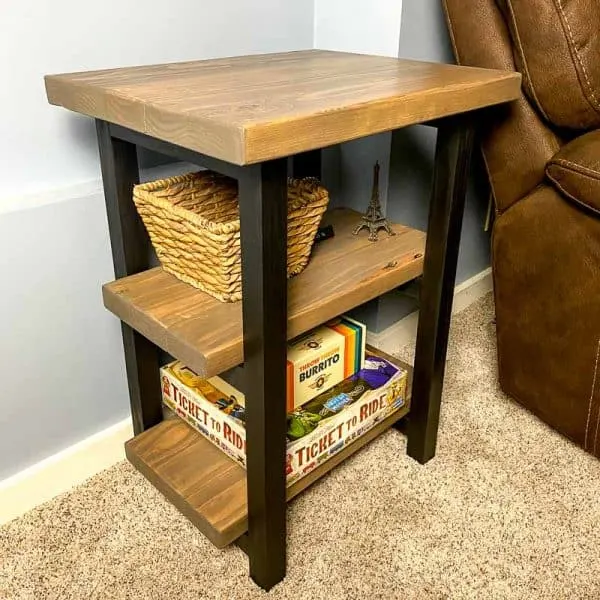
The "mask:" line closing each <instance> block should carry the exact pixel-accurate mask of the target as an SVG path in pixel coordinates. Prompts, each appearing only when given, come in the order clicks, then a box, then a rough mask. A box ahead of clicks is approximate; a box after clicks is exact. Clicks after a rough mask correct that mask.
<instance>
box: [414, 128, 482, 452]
mask: <svg viewBox="0 0 600 600" xmlns="http://www.w3.org/2000/svg"><path fill="white" fill-rule="evenodd" d="M467 118H468V117H467ZM467 118H463V117H450V118H448V119H445V120H444V121H441V122H439V124H438V139H437V146H436V152H435V172H434V179H433V192H432V196H431V205H430V208H429V225H428V229H427V243H426V248H425V264H424V272H423V281H422V285H421V301H420V312H419V325H418V330H417V345H416V349H415V365H414V374H413V386H412V400H411V409H410V414H409V419H408V446H407V452H408V455H409V456H411V457H412V458H414V459H415V460H417V461H419V462H420V463H425V462H427V461H428V460H430V459H431V458H433V456H434V455H435V447H436V442H437V431H438V423H439V417H440V403H441V397H442V386H443V382H444V368H445V364H446V349H447V345H448V330H449V328H450V317H451V313H452V300H453V297H454V283H455V278H456V264H457V261H458V249H459V243H460V233H461V227H462V219H463V212H464V206H465V197H466V192H467V177H468V173H469V165H470V157H471V147H472V142H473V128H472V126H471V125H470V123H469V122H468V121H467V120H466V119H467Z"/></svg>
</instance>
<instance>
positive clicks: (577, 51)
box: [556, 0, 600, 112]
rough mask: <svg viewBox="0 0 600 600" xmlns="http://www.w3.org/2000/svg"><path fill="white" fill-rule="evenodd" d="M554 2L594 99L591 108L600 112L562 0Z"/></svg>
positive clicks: (599, 106)
mask: <svg viewBox="0 0 600 600" xmlns="http://www.w3.org/2000/svg"><path fill="white" fill-rule="evenodd" d="M556 4H557V5H558V9H559V10H560V13H561V14H562V17H563V21H564V23H565V25H566V26H567V37H568V38H569V41H570V42H571V44H570V45H571V47H572V48H573V52H574V53H575V57H576V58H577V62H578V63H579V66H580V67H581V70H582V72H583V76H584V77H585V82H586V83H587V86H588V92H589V94H590V96H591V98H592V100H593V101H594V104H596V105H597V106H594V105H592V108H593V109H594V110H595V111H596V112H600V105H599V103H598V100H597V98H596V94H595V93H594V88H593V86H592V83H591V81H590V78H589V76H588V72H587V69H586V68H585V65H584V64H583V60H582V59H581V55H580V54H579V50H578V49H577V44H576V43H575V36H574V35H573V30H572V29H571V25H570V24H569V21H568V19H567V15H566V13H565V10H564V8H563V5H562V0H556ZM585 96H586V98H587V94H585ZM587 100H588V102H589V98H587ZM590 104H592V103H591V102H590Z"/></svg>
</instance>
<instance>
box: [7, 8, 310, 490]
mask: <svg viewBox="0 0 600 600" xmlns="http://www.w3.org/2000/svg"><path fill="white" fill-rule="evenodd" d="M5 3H6V0H5ZM8 4H9V7H4V10H2V11H1V12H2V18H1V19H0V72H2V84H0V114H2V115H3V117H2V119H1V120H0V143H1V146H0V182H1V183H2V185H1V186H0V273H1V284H0V286H1V290H2V293H0V381H1V382H2V392H1V393H0V480H1V479H3V478H4V477H7V476H9V475H10V474H12V473H15V472H17V471H19V470H21V469H23V468H24V467H26V466H28V465H29V464H31V463H34V462H36V461H38V460H41V459H42V458H44V457H46V456H48V455H51V454H53V453H55V452H57V451H59V450H61V449H63V448H65V447H67V446H69V445H71V444H73V443H74V442H76V441H78V440H80V439H82V438H85V437H86V436H88V435H90V434H92V433H94V432H96V431H98V430H100V429H102V428H104V427H107V426H108V425H110V424H113V423H115V422H117V421H119V420H121V419H123V418H125V417H126V416H127V414H128V400H127V388H126V383H125V376H124V366H123V357H122V346H121V341H120V328H119V324H118V322H117V320H116V319H115V318H114V317H112V316H111V315H110V314H109V313H108V312H107V311H105V310H104V309H103V307H102V300H101V291H100V285H101V284H102V283H104V282H106V281H109V280H111V279H112V278H113V274H112V264H111V258H110V248H109V243H108V232H107V226H106V218H105V214H104V202H103V197H102V194H101V193H100V192H99V190H100V187H99V182H98V179H99V174H100V170H99V163H98V156H97V149H96V142H95V138H94V127H93V123H92V121H91V120H90V119H87V118H84V117H78V116H76V115H74V114H72V113H69V112H68V111H66V110H63V109H60V108H57V107H52V106H50V105H48V104H47V101H46V97H45V92H44V83H43V75H44V74H47V73H56V72H67V71H77V70H86V69H97V68H108V67H114V66H125V65H135V64H148V63H155V62H170V61H178V60H191V59H202V58H211V57H217V56H231V55H236V54H247V53H257V52H274V51H284V50H296V49H302V48H310V47H312V45H313V5H312V2H280V1H279V0H257V1H256V2H247V1H246V0H220V1H219V2H198V1H197V0H170V1H169V2H139V1H133V0H102V2H91V3H85V4H82V3H81V2H76V1H75V0H59V1H58V2H49V1H45V0H37V1H32V0H30V1H26V0H25V1H23V2H16V0H13V1H12V2H11V1H9V2H8Z"/></svg>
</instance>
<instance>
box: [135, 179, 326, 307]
mask: <svg viewBox="0 0 600 600" xmlns="http://www.w3.org/2000/svg"><path fill="white" fill-rule="evenodd" d="M133 199H134V202H135V205H136V207H137V210H138V212H139V214H140V217H141V218H142V221H143V222H144V225H145V226H146V229H147V230H148V234H149V236H150V240H151V242H152V245H153V246H154V249H155V250H156V254H157V256H158V259H159V260H160V262H161V264H162V266H163V268H164V270H165V271H167V272H169V273H171V274H173V275H175V277H177V278H179V279H181V280H182V281H185V282H186V283H189V284H191V285H193V286H194V287H196V288H199V289H201V290H203V291H204V292H206V293H207V294H210V295H211V296H214V297H215V298H217V299H218V300H220V301H222V302H236V301H237V300H240V299H241V298H242V268H241V251H240V219H239V209H238V189H237V182H236V181H235V179H231V178H229V177H225V176H224V175H219V174H217V173H214V172H212V171H201V172H199V173H189V174H187V175H180V176H177V177H170V178H168V179H161V180H158V181H152V182H149V183H144V184H141V185H136V186H135V187H134V190H133ZM328 202H329V194H328V193H327V190H326V189H325V188H324V187H322V186H321V185H320V184H319V182H318V181H317V180H315V179H312V178H307V179H290V180H289V182H288V253H287V271H288V277H291V276H292V275H297V274H298V273H300V272H301V271H302V270H303V269H304V267H306V265H307V264H308V261H309V258H310V253H311V249H312V245H313V241H314V238H315V235H316V233H317V229H318V228H319V223H320V222H321V217H322V216H323V213H324V212H325V210H326V208H327V204H328Z"/></svg>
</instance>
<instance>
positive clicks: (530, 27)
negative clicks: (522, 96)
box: [496, 0, 600, 130]
mask: <svg viewBox="0 0 600 600" xmlns="http://www.w3.org/2000/svg"><path fill="white" fill-rule="evenodd" d="M496 2H497V4H498V6H499V7H500V8H501V10H502V12H503V14H504V16H505V18H506V20H507V23H508V25H509V29H510V33H511V37H512V40H513V47H514V54H515V63H516V65H517V68H518V69H519V71H521V73H522V74H523V85H524V87H525V91H526V93H527V95H528V97H529V99H530V100H531V102H532V103H533V104H534V105H535V106H536V107H537V109H538V110H539V111H540V113H541V114H542V116H544V117H545V118H546V119H547V120H548V121H549V122H550V123H552V124H554V125H555V126H557V127H566V128H570V129H577V130H589V129H596V128H597V127H600V35H599V27H600V0H496Z"/></svg>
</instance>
